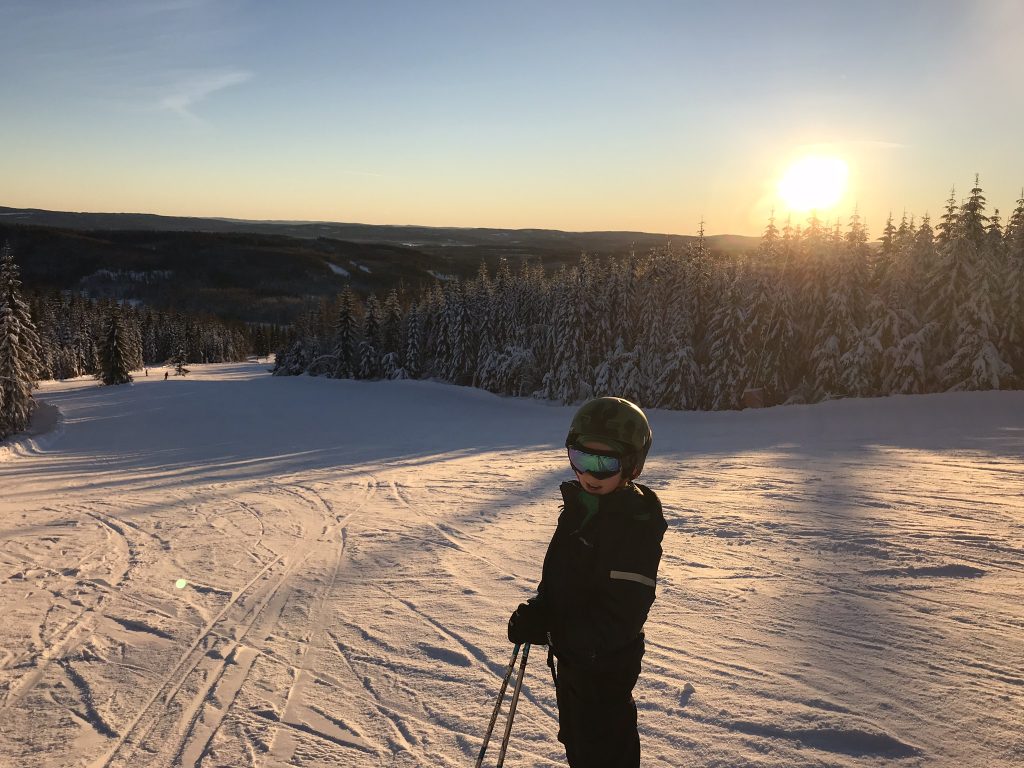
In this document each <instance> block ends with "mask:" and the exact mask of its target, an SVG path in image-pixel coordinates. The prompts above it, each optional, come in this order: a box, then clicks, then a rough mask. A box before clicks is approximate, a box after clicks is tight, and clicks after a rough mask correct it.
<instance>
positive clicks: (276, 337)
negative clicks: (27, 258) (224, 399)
mask: <svg viewBox="0 0 1024 768" xmlns="http://www.w3.org/2000/svg"><path fill="white" fill-rule="evenodd" d="M285 334H286V330H285V329H284V328H282V327H279V326H272V325H260V324H250V325H242V324H240V323H226V322H224V321H222V320H219V319H218V318H216V317H212V316H201V317H196V316H189V315H182V314H176V313H166V312H157V311H154V310H152V309H150V308H146V307H139V306H133V305H126V304H122V303H121V302H118V301H115V300H102V301H100V300H96V299H90V298H87V297H84V296H82V295H80V294H76V293H70V292H55V293H51V294H40V295H27V294H26V293H25V292H24V291H23V290H22V287H21V280H20V277H19V270H18V266H17V264H16V263H15V260H14V253H13V250H12V249H11V247H10V245H9V244H7V243H5V244H4V245H3V247H2V248H0V439H2V438H3V437H6V436H7V435H9V434H12V433H15V432H21V431H24V429H25V428H26V427H27V426H28V423H29V420H30V419H31V416H32V412H33V410H34V408H35V401H34V399H33V396H32V391H33V389H34V388H35V387H36V386H37V384H38V382H39V381H41V380H45V379H68V378H74V377H76V376H83V375H89V376H95V377H96V378H97V379H99V380H100V381H101V382H102V383H104V384H124V383H128V382H130V381H132V373H133V372H134V371H138V370H141V369H143V368H145V367H147V366H163V365H166V366H170V367H173V368H174V370H175V372H176V373H178V374H184V373H185V372H186V371H187V369H186V368H185V366H186V365H188V364H192V363H218V362H230V361H238V360H244V359H245V358H246V356H247V355H249V354H251V353H256V354H259V355H267V354H269V351H270V350H271V349H272V348H273V347H274V346H275V345H278V344H280V343H282V341H283V339H284V338H285Z"/></svg>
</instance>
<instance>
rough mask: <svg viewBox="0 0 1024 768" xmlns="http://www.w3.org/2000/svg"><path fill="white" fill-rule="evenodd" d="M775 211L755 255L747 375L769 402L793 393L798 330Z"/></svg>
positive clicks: (747, 339)
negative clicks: (791, 372) (791, 383)
mask: <svg viewBox="0 0 1024 768" xmlns="http://www.w3.org/2000/svg"><path fill="white" fill-rule="evenodd" d="M782 245H783V244H782V241H781V238H780V235H779V231H778V228H777V227H776V226H775V217H774V214H773V215H772V217H771V218H770V219H769V221H768V226H767V227H766V228H765V231H764V234H763V235H762V237H761V243H760V244H759V245H758V249H757V252H756V253H755V254H754V256H753V261H754V266H753V267H752V275H751V280H752V287H751V293H752V297H753V298H752V301H751V306H750V310H749V313H748V315H749V316H748V324H747V338H746V342H745V343H746V347H747V350H748V354H747V359H746V372H745V378H746V379H747V381H748V386H749V387H753V388H755V389H762V390H763V391H764V396H765V403H767V404H774V403H780V402H782V401H783V400H785V398H786V395H787V394H788V392H789V385H788V382H787V379H788V373H789V371H788V368H789V360H788V358H789V356H791V355H792V354H793V352H794V343H795V338H796V331H795V328H794V325H793V307H792V302H791V301H790V297H789V288H788V284H787V282H786V274H787V267H788V266H789V264H788V260H787V259H786V258H785V256H786V254H785V253H784V252H783V248H782Z"/></svg>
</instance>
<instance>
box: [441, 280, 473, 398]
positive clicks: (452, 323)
mask: <svg viewBox="0 0 1024 768" xmlns="http://www.w3.org/2000/svg"><path fill="white" fill-rule="evenodd" d="M445 289H446V290H445V292H444V311H443V313H442V315H443V318H444V319H443V325H444V329H445V332H446V333H447V336H448V357H447V358H446V359H445V360H443V361H442V368H441V377H442V378H443V379H444V380H445V381H449V382H451V383H453V384H463V385H465V384H469V383H470V381H471V379H472V370H473V357H474V350H473V342H472V318H471V317H470V315H469V307H468V305H467V300H466V294H465V290H464V286H463V285H462V283H461V281H459V280H453V281H451V282H450V283H449V284H448V285H447V286H445Z"/></svg>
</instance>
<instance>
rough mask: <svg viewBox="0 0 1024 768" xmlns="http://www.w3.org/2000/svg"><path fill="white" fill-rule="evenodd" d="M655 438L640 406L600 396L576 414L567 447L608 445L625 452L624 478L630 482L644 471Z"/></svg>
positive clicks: (618, 398)
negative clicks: (593, 443) (581, 444)
mask: <svg viewBox="0 0 1024 768" xmlns="http://www.w3.org/2000/svg"><path fill="white" fill-rule="evenodd" d="M652 438H653V434H652V432H651V425H650V424H649V423H648V422H647V417H646V416H645V415H644V412H643V411H641V410H640V408H639V407H638V406H636V405H634V404H633V403H631V402H629V400H623V399H622V398H621V397H598V398H596V399H594V400H590V401H588V402H586V403H584V404H583V405H581V406H580V409H579V410H578V411H576V415H575V416H573V419H572V424H571V425H570V426H569V434H568V436H567V437H566V438H565V445H566V447H569V446H572V445H578V444H580V443H587V442H600V443H606V444H607V445H609V446H611V447H612V448H613V449H615V450H617V451H621V452H622V464H623V476H624V477H626V478H627V479H631V477H636V476H637V475H639V474H640V471H641V470H642V469H643V468H644V460H645V459H646V458H647V452H648V451H649V450H650V449H651V439H652Z"/></svg>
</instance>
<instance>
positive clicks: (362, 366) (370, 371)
mask: <svg viewBox="0 0 1024 768" xmlns="http://www.w3.org/2000/svg"><path fill="white" fill-rule="evenodd" d="M381 314H382V310H381V306H380V302H379V301H378V300H377V295H376V294H374V293H371V294H370V295H369V296H368V297H367V298H366V311H365V314H364V315H363V334H362V341H361V342H360V344H359V348H358V351H359V365H358V367H357V368H356V378H359V379H378V378H380V376H381V353H380V349H381V338H382V337H381V319H382V318H381Z"/></svg>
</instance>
